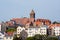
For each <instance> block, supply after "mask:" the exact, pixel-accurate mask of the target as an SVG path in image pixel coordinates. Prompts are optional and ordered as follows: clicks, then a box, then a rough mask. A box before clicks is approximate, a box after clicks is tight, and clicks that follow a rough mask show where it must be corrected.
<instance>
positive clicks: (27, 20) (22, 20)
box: [6, 10, 51, 27]
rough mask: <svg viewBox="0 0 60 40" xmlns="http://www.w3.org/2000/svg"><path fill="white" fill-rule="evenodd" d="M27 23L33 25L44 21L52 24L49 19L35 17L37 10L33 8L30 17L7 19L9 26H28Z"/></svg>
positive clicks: (44, 23)
mask: <svg viewBox="0 0 60 40" xmlns="http://www.w3.org/2000/svg"><path fill="white" fill-rule="evenodd" d="M27 23H30V24H31V23H32V24H33V26H41V25H42V23H43V25H47V26H48V25H50V24H51V21H50V20H48V19H40V18H38V19H35V12H34V10H32V11H31V12H30V18H27V17H23V18H12V19H10V21H7V22H6V25H7V26H8V27H16V26H18V25H22V26H26V24H27Z"/></svg>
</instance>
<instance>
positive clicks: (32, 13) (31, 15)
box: [30, 10, 35, 18]
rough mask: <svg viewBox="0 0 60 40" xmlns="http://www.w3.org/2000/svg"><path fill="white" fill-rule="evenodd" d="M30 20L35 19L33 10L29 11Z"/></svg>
mask: <svg viewBox="0 0 60 40" xmlns="http://www.w3.org/2000/svg"><path fill="white" fill-rule="evenodd" d="M30 18H35V12H34V10H32V11H31V13H30Z"/></svg>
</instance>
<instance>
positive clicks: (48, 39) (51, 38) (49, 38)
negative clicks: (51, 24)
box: [46, 37, 58, 40]
mask: <svg viewBox="0 0 60 40" xmlns="http://www.w3.org/2000/svg"><path fill="white" fill-rule="evenodd" d="M46 40H58V38H57V37H47V39H46Z"/></svg>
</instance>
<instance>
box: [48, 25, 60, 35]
mask: <svg viewBox="0 0 60 40" xmlns="http://www.w3.org/2000/svg"><path fill="white" fill-rule="evenodd" d="M49 29H50V31H49V33H50V35H53V36H59V35H60V24H51V25H50V26H49Z"/></svg>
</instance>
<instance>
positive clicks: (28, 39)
mask: <svg viewBox="0 0 60 40" xmlns="http://www.w3.org/2000/svg"><path fill="white" fill-rule="evenodd" d="M26 40H34V38H33V37H28V38H27V39H26Z"/></svg>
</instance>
